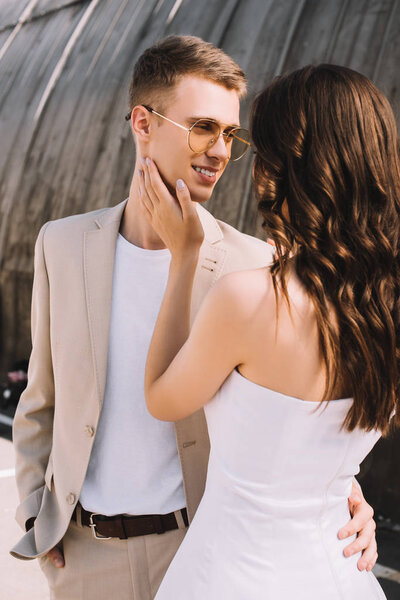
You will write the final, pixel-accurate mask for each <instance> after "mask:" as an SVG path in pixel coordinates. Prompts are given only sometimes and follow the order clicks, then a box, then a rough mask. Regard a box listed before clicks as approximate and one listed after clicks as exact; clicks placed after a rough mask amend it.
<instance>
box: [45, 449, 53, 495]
mask: <svg viewBox="0 0 400 600" xmlns="http://www.w3.org/2000/svg"><path fill="white" fill-rule="evenodd" d="M52 480H53V457H52V455H51V454H50V456H49V462H48V463H47V468H46V472H45V474H44V481H45V483H46V485H47V487H48V488H49V490H50V491H51V482H52Z"/></svg>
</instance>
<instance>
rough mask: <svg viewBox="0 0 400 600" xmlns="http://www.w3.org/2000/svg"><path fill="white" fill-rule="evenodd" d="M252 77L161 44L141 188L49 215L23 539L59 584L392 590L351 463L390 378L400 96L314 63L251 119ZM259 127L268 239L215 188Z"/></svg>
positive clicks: (269, 93) (342, 595) (180, 43)
mask: <svg viewBox="0 0 400 600" xmlns="http://www.w3.org/2000/svg"><path fill="white" fill-rule="evenodd" d="M245 91H246V80H245V76H244V74H243V72H242V71H241V69H240V68H239V67H238V65H237V64H236V63H235V62H234V61H233V60H232V59H231V58H230V57H228V56H227V55H226V54H225V53H223V52H222V51H221V50H219V49H217V48H215V47H214V46H212V45H211V44H209V43H206V42H204V41H202V40H200V39H199V38H194V37H190V36H171V37H169V38H165V39H164V40H162V41H161V42H159V43H158V44H156V45H155V46H153V47H151V48H149V49H148V50H146V51H145V52H144V53H143V54H142V56H141V57H140V58H139V60H138V62H137V64H136V66H135V69H134V73H133V79H132V83H131V88H130V113H129V115H128V116H127V119H128V120H129V121H130V125H131V128H132V132H133V136H134V139H135V144H136V151H137V152H136V156H137V158H136V164H135V170H134V174H133V178H132V183H131V188H130V194H129V199H128V200H127V201H124V202H122V203H121V204H119V205H117V206H115V207H114V208H108V209H100V210H97V211H95V212H92V213H87V214H84V215H76V216H72V217H68V218H66V219H61V220H58V221H53V222H50V223H47V224H46V225H44V226H43V228H42V229H41V231H40V234H39V236H38V240H37V243H36V248H35V277H34V286H33V297H32V337H33V349H32V355H31V359H30V365H29V373H28V386H27V389H26V391H25V392H24V394H23V396H22V397H21V400H20V403H19V406H18V410H17V414H16V417H15V424H14V443H15V450H16V456H17V462H16V467H17V483H18V487H19V492H20V497H21V503H20V505H19V507H18V509H17V519H18V521H19V523H20V524H21V526H22V528H23V529H24V530H25V534H24V536H23V537H22V538H21V539H20V541H19V542H18V543H17V544H16V545H15V546H14V548H13V549H12V550H11V552H12V554H13V555H14V556H16V557H18V558H22V559H32V558H36V557H37V558H39V561H40V565H41V568H42V570H43V572H44V573H45V575H46V577H47V580H48V583H49V587H50V590H51V597H52V598H54V599H56V600H67V599H68V600H80V599H85V600H91V599H94V598H96V600H98V599H100V600H101V599H103V598H104V599H106V598H107V599H108V598H111V597H113V596H114V597H115V598H118V600H125V599H126V600H128V599H130V600H131V599H134V600H150V599H152V598H156V599H157V600H187V599H191V600H192V599H193V600H200V599H204V598H210V599H215V600H217V599H218V600H221V598H223V599H225V598H227V599H228V598H229V600H253V599H254V600H256V599H257V600H258V599H261V598H274V599H275V598H277V599H282V600H289V599H292V598H301V599H307V600H309V599H310V598H311V599H315V600H317V599H320V598H324V600H331V599H332V600H334V599H335V600H336V599H346V600H347V599H358V598H363V600H370V599H371V600H372V599H375V598H384V597H385V596H384V594H383V592H382V590H381V588H380V586H379V584H378V582H377V581H376V579H375V578H374V576H373V574H372V573H371V569H372V566H373V565H374V564H375V561H376V556H377V555H376V542H375V538H374V522H373V520H372V516H371V514H372V510H371V508H370V507H369V506H368V505H367V503H366V502H365V500H364V499H363V496H362V492H361V489H360V488H359V486H358V484H357V482H356V481H355V479H354V476H355V475H356V474H357V473H358V469H359V464H360V462H361V461H362V460H363V459H364V457H365V456H366V454H367V453H368V452H369V451H370V450H371V448H372V447H373V445H374V444H375V443H376V441H377V440H378V438H379V437H380V436H381V435H382V434H385V433H386V432H387V431H388V428H389V423H390V420H391V418H392V416H393V414H394V413H395V409H396V404H397V402H398V400H397V391H398V380H399V376H398V361H397V356H398V351H399V345H400V341H399V338H398V330H399V319H400V316H399V309H398V293H399V258H398V245H399V241H398V240H399V232H400V227H399V213H400V205H399V200H400V195H399V194H400V184H399V160H398V148H397V134H396V125H395V121H394V117H393V113H392V111H391V108H390V106H389V104H388V102H387V100H386V98H385V97H384V96H383V95H382V94H381V93H380V92H379V91H378V90H377V89H376V88H375V87H374V86H373V84H372V83H371V82H370V81H369V80H368V79H367V78H365V77H364V76H362V75H360V74H358V73H356V72H354V71H351V70H350V69H346V68H344V67H337V66H332V65H320V66H317V67H305V68H303V69H300V70H299V71H296V72H294V73H292V74H290V75H287V76H283V77H280V78H277V79H275V80H274V81H273V82H272V83H271V85H269V86H268V87H267V88H266V89H265V90H263V91H262V92H261V93H260V94H259V95H258V96H257V98H256V100H255V102H254V104H253V107H252V114H251V138H250V136H249V134H248V132H247V131H246V130H245V129H243V128H241V126H240V122H239V100H240V98H241V97H242V96H243V95H244V94H245ZM250 139H252V144H253V147H254V150H255V160H254V165H253V180H254V186H255V191H256V194H257V196H258V199H259V205H258V206H259V211H260V213H261V215H262V218H263V223H264V227H265V230H266V232H267V235H268V237H269V238H271V239H272V240H273V242H274V249H273V248H272V246H270V245H268V244H266V243H264V242H262V241H260V240H257V239H255V238H252V237H250V236H247V235H245V234H242V233H240V232H238V231H236V230H235V229H234V228H232V227H230V226H229V225H227V224H225V223H223V222H221V221H217V220H215V219H214V218H213V217H212V216H211V215H210V214H209V213H208V212H207V211H206V210H205V209H204V208H203V207H202V206H201V204H202V203H203V202H205V201H206V200H208V199H209V197H210V196H211V193H212V191H213V188H214V186H215V184H216V183H217V181H218V180H219V178H220V177H221V175H222V174H223V171H224V169H225V167H226V166H227V164H228V162H229V160H232V161H235V160H238V159H240V158H241V157H242V156H243V155H244V154H245V152H246V151H247V150H248V149H249V146H250ZM226 201H227V202H229V198H226ZM394 419H398V411H397V415H396V416H395V417H394ZM210 446H211V449H210ZM189 524H190V526H189V527H188V525H189Z"/></svg>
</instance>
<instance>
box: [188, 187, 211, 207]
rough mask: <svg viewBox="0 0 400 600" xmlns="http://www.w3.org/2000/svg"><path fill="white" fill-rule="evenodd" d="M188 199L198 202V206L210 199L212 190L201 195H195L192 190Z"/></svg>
mask: <svg viewBox="0 0 400 600" xmlns="http://www.w3.org/2000/svg"><path fill="white" fill-rule="evenodd" d="M189 191H190V197H191V199H192V200H193V202H198V203H199V204H204V203H205V202H207V200H209V199H210V198H211V195H212V193H213V191H214V188H213V189H212V190H210V191H207V192H204V193H203V194H199V193H196V192H195V191H194V190H190V189H189Z"/></svg>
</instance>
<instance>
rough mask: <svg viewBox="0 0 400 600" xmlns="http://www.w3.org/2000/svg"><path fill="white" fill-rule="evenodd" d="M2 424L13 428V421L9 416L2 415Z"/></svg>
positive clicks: (0, 417) (0, 419) (0, 420)
mask: <svg viewBox="0 0 400 600" xmlns="http://www.w3.org/2000/svg"><path fill="white" fill-rule="evenodd" d="M0 423H3V425H9V426H10V427H12V424H13V420H12V418H11V417H8V416H7V415H2V414H1V413H0Z"/></svg>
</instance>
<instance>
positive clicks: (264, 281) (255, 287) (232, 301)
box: [214, 267, 275, 316]
mask: <svg viewBox="0 0 400 600" xmlns="http://www.w3.org/2000/svg"><path fill="white" fill-rule="evenodd" d="M214 297H215V298H216V299H219V300H221V302H223V303H225V304H229V305H230V306H233V307H234V308H235V309H236V311H238V312H239V313H240V314H241V315H242V316H246V315H248V316H251V315H252V314H254V312H255V311H256V310H258V309H259V308H260V304H262V305H264V306H265V303H267V304H268V303H270V302H275V296H274V290H273V284H272V277H271V274H270V269H269V267H262V268H258V269H248V270H245V271H234V272H232V273H228V274H227V275H224V276H223V277H221V278H220V279H219V280H218V282H217V283H216V284H215V286H214Z"/></svg>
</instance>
